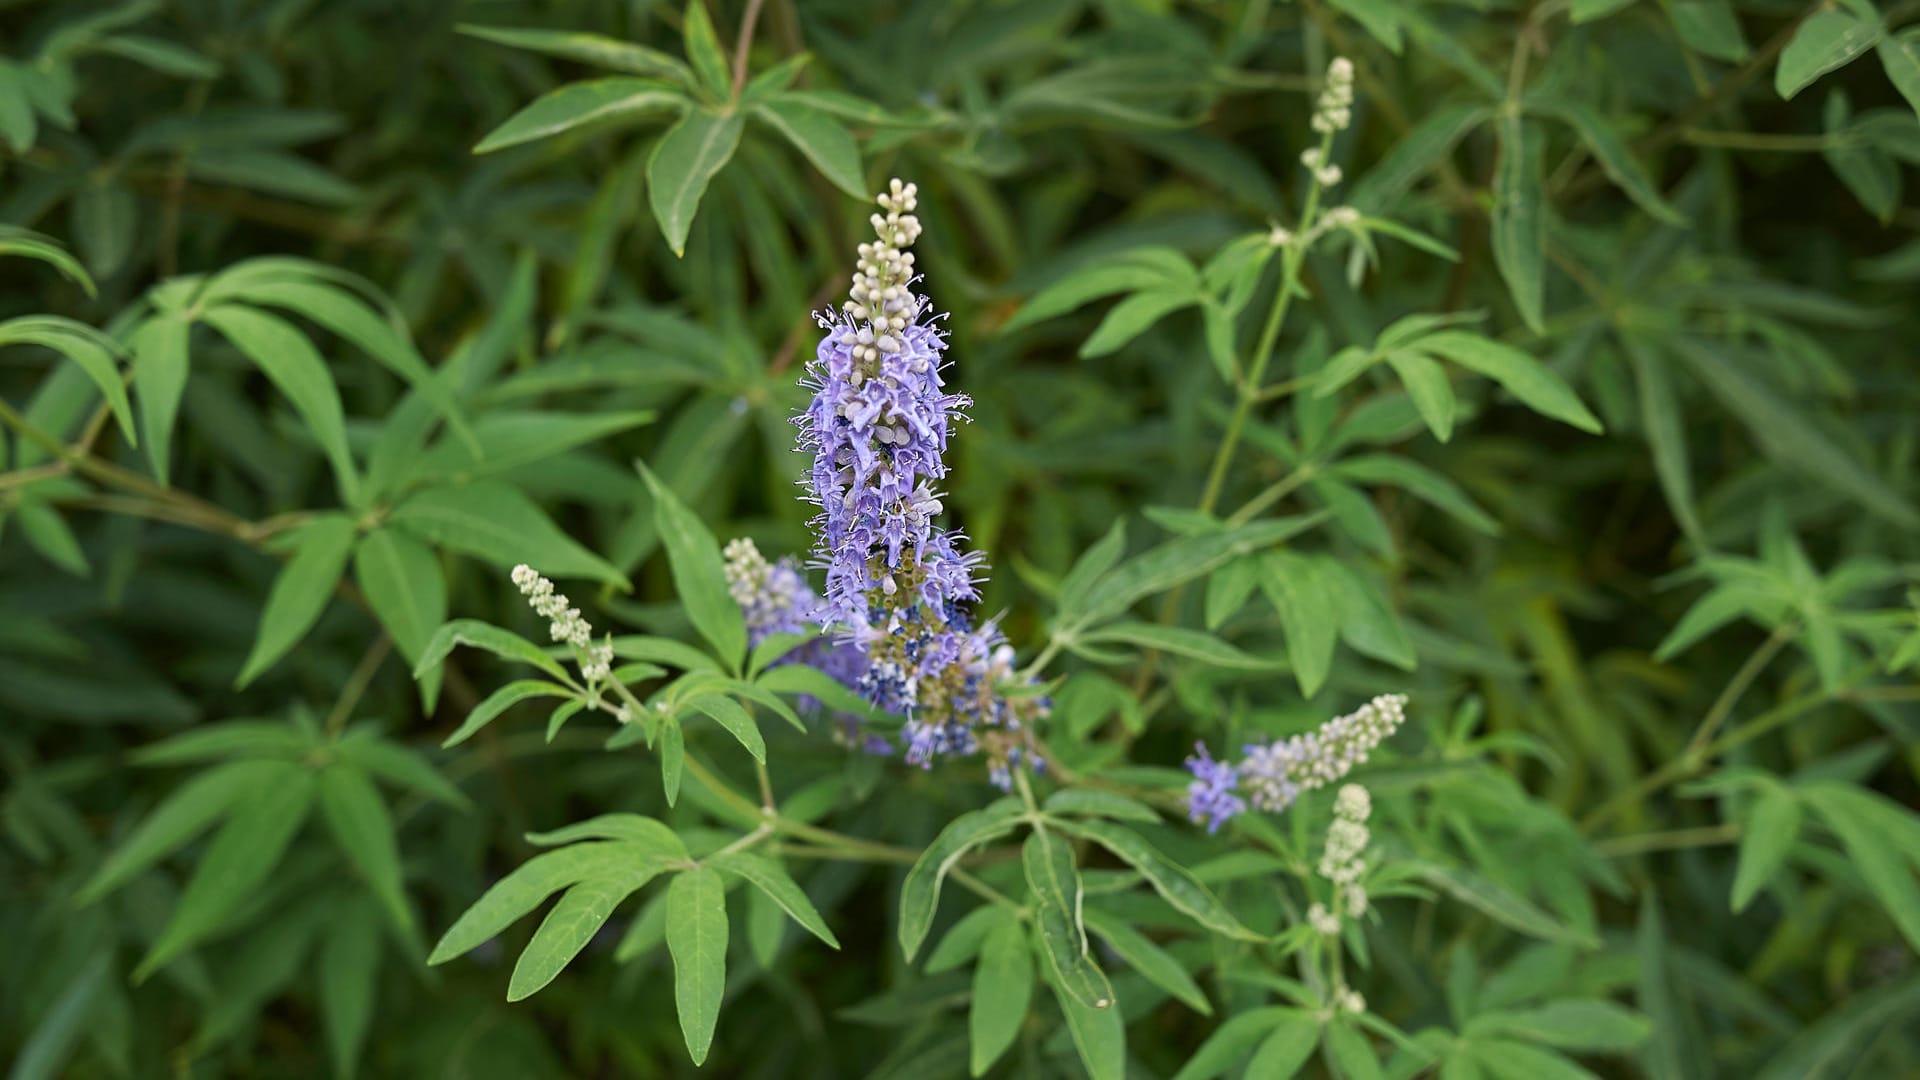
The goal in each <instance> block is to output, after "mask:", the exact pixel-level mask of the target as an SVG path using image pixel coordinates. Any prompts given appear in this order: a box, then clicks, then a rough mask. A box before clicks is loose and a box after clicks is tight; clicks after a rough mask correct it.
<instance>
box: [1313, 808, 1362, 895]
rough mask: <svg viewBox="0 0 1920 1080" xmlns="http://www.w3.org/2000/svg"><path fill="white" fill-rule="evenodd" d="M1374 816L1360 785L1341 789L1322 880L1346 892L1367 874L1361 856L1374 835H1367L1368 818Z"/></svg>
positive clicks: (1324, 856) (1329, 828)
mask: <svg viewBox="0 0 1920 1080" xmlns="http://www.w3.org/2000/svg"><path fill="white" fill-rule="evenodd" d="M1372 813H1373V800H1372V799H1370V798H1368V797H1367V789H1366V788H1363V787H1361V786H1360V785H1358V784H1348V785H1346V786H1345V787H1342V788H1341V789H1340V794H1339V795H1338V796H1337V797H1336V798H1335V799H1334V803H1333V824H1332V825H1330V826H1328V827H1327V849H1326V852H1325V854H1323V855H1322V856H1321V858H1320V876H1321V877H1323V878H1326V879H1327V880H1328V881H1331V882H1333V883H1334V884H1335V885H1338V886H1340V887H1342V888H1343V889H1347V891H1348V892H1349V894H1350V893H1351V889H1349V888H1348V887H1349V886H1352V885H1353V884H1355V883H1356V882H1358V881H1359V880H1360V875H1361V874H1363V873H1365V872H1366V869H1367V863H1366V860H1364V859H1362V858H1361V857H1360V856H1361V855H1362V854H1363V853H1364V852H1365V851H1366V850H1367V842H1368V841H1369V840H1371V839H1372V835H1371V834H1370V833H1369V832H1368V831H1367V818H1368V817H1369V816H1370V815H1371V814H1372Z"/></svg>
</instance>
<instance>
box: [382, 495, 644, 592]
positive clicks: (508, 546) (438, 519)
mask: <svg viewBox="0 0 1920 1080" xmlns="http://www.w3.org/2000/svg"><path fill="white" fill-rule="evenodd" d="M387 520H388V522H389V523H391V524H392V525H394V526H395V527H397V528H400V529H404V530H406V531H407V532H409V533H412V534H413V535H415V536H417V537H419V538H420V539H422V540H425V541H427V542H428V543H431V544H435V545H438V546H440V547H443V548H447V549H449V550H452V551H458V552H461V553H463V554H467V555H472V556H475V557H477V558H481V559H485V560H487V561H488V562H490V563H493V564H494V565H495V566H500V567H507V568H511V567H513V566H515V565H518V564H520V563H525V564H527V565H528V566H531V567H533V568H534V569H535V570H538V571H539V572H541V573H542V574H547V575H550V576H553V577H586V578H592V579H594V580H595V581H599V582H603V583H606V584H611V585H615V586H618V587H619V588H621V589H631V588H632V587H633V585H632V583H631V582H629V581H628V580H627V578H626V575H625V574H622V573H621V572H620V571H619V570H617V569H615V568H614V566H613V564H611V563H609V562H607V561H606V560H605V559H602V558H601V557H600V556H598V555H595V554H594V553H593V552H591V551H589V550H587V549H586V548H584V547H582V546H580V545H579V544H578V543H575V542H574V540H573V539H572V538H571V537H569V536H568V535H567V534H566V533H564V532H561V531H560V529H559V527H558V526H556V525H555V524H554V523H553V519H552V518H550V517H548V516H547V514H546V512H545V511H543V510H541V509H540V507H539V505H538V504H536V503H535V502H534V501H533V500H532V499H529V498H528V497H527V496H526V495H524V494H522V493H521V492H520V490H519V489H518V488H515V487H513V486H511V485H509V484H506V483H502V482H499V481H494V480H480V481H476V482H474V483H470V484H460V485H456V486H449V487H435V488H428V489H427V490H425V491H421V492H417V493H415V494H413V495H411V496H409V497H408V498H407V500H406V501H405V502H403V503H401V504H400V505H399V506H397V507H395V508H394V510H393V512H392V513H391V514H390V515H388V518H387Z"/></svg>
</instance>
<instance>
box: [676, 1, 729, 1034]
mask: <svg viewBox="0 0 1920 1080" xmlns="http://www.w3.org/2000/svg"><path fill="white" fill-rule="evenodd" d="M681 36H682V37H683V39H684V40H685V42H686V48H687V59H688V60H690V61H692V62H693V70H694V71H696V72H698V73H699V75H700V83H701V85H703V86H705V87H706V88H707V89H708V90H709V91H710V92H712V93H713V95H714V96H716V97H720V98H726V97H730V96H732V94H733V76H732V74H730V73H729V72H728V70H727V54H726V53H725V52H723V51H722V50H721V48H720V38H719V35H717V34H715V33H714V30H713V19H712V17H710V16H709V15H708V14H707V5H706V3H705V0H688V3H687V13H686V19H685V21H684V23H683V24H682V26H681ZM694 1064H696V1065H697V1064H699V1062H698V1061H695V1062H694Z"/></svg>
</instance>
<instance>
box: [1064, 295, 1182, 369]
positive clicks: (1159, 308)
mask: <svg viewBox="0 0 1920 1080" xmlns="http://www.w3.org/2000/svg"><path fill="white" fill-rule="evenodd" d="M1200 300H1201V297H1200V295H1199V294H1197V293H1194V292H1191V291H1189V290H1187V289H1154V290H1150V291H1146V292H1138V293H1135V294H1133V295H1132V296H1129V297H1127V298H1126V299H1125V300H1122V301H1120V302H1119V303H1118V304H1115V305H1114V306H1113V309H1112V310H1110V311H1108V312H1107V316H1106V318H1104V319H1101V320H1100V325H1099V326H1096V327H1094V329H1093V333H1092V334H1090V335H1088V336H1087V340H1086V341H1084V342H1082V343H1081V344H1080V357H1081V359H1083V360H1090V359H1093V358H1095V357H1100V356H1106V355H1108V354H1109V353H1113V352H1117V351H1119V350H1120V349H1121V348H1122V347H1123V346H1125V345H1126V344H1127V343H1128V342H1130V341H1132V340H1133V339H1134V338H1137V337H1139V336H1140V335H1141V334H1143V333H1145V332H1146V330H1147V328H1148V327H1150V326H1152V325H1153V324H1154V323H1157V322H1159V321H1160V320H1161V319H1164V318H1166V317H1167V316H1168V315H1170V314H1172V313H1173V312H1175V311H1178V310H1180V309H1181V308H1185V307H1192V306H1193V305H1195V304H1197V303H1199V302H1200Z"/></svg>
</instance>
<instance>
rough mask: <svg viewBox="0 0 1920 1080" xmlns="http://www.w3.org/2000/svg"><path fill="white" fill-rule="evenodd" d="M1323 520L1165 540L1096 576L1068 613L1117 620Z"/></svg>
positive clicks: (1309, 517) (1273, 522) (1303, 518)
mask: <svg viewBox="0 0 1920 1080" xmlns="http://www.w3.org/2000/svg"><path fill="white" fill-rule="evenodd" d="M1324 520H1325V517H1324V515H1321V514H1303V515H1300V516H1298V517H1289V518H1273V519H1270V520H1267V521H1259V522H1254V523H1253V524H1251V525H1244V526H1241V527H1240V528H1238V529H1229V530H1226V531H1223V532H1214V533H1205V534H1202V535H1199V536H1187V537H1181V538H1180V539H1178V540H1173V541H1169V542H1168V543H1165V544H1161V545H1160V546H1159V547H1155V548H1151V549H1149V550H1147V551H1144V552H1142V553H1140V554H1139V555H1137V556H1135V557H1133V558H1132V559H1129V560H1127V561H1126V562H1124V563H1121V564H1120V565H1119V566H1118V567H1116V568H1115V569H1114V570H1113V571H1112V572H1111V573H1107V574H1104V575H1102V576H1101V577H1100V579H1099V580H1098V581H1096V582H1095V583H1094V584H1093V586H1092V587H1091V588H1089V589H1088V590H1087V596H1086V601H1085V603H1084V605H1082V606H1081V607H1078V608H1075V609H1072V611H1071V614H1073V615H1075V616H1078V617H1080V618H1083V619H1086V620H1089V621H1091V620H1095V619H1101V618H1106V617H1110V616H1113V615H1118V614H1119V613H1121V612H1122V611H1125V610H1126V609H1128V608H1130V607H1132V606H1133V605H1134V604H1136V603H1138V602H1139V601H1141V600H1143V599H1145V598H1147V597H1149V596H1152V595H1154V594H1155V593H1160V592H1164V591H1166V590H1168V589H1171V588H1173V587H1174V586H1176V585H1179V584H1182V583H1184V582H1188V581H1191V580H1193V579H1194V578H1197V577H1201V576H1204V575H1206V574H1209V573H1212V572H1213V570H1214V569H1215V568H1216V567H1218V566H1220V565H1221V564H1222V563H1225V562H1226V561H1228V560H1229V559H1232V558H1236V557H1238V556H1242V555H1248V554H1251V553H1253V552H1255V551H1259V550H1261V549H1263V548H1266V547H1269V546H1271V545H1273V544H1277V543H1280V542H1281V541H1283V540H1286V539H1288V538H1290V537H1292V536H1295V535H1297V534H1299V533H1302V532H1305V531H1307V530H1308V529H1310V528H1312V527H1314V526H1315V525H1318V524H1319V523H1320V522H1322V521H1324ZM1061 614H1062V616H1063V617H1065V616H1066V615H1067V614H1069V610H1068V609H1066V608H1064V607H1063V608H1062V610H1061Z"/></svg>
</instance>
